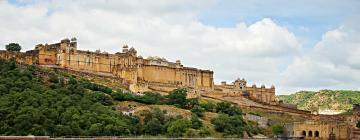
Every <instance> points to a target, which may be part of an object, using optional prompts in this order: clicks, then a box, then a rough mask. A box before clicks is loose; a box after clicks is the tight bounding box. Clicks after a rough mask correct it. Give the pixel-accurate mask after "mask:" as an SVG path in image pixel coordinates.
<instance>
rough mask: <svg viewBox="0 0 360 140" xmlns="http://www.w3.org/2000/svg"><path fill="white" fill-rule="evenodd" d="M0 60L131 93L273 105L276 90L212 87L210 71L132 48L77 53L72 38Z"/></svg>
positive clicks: (1, 55) (240, 82) (1, 53)
mask: <svg viewBox="0 0 360 140" xmlns="http://www.w3.org/2000/svg"><path fill="white" fill-rule="evenodd" d="M0 58H5V59H10V58H16V60H17V61H18V62H19V63H25V64H33V65H45V66H51V67H58V68H64V69H69V70H75V71H82V72H90V73H94V74H100V75H101V74H102V75H112V76H116V77H118V78H121V79H123V80H125V81H126V82H127V83H129V84H128V88H129V90H130V91H132V92H137V93H141V92H145V91H156V92H163V93H167V92H170V91H171V90H173V89H175V88H187V89H188V91H189V92H190V93H194V94H211V93H213V92H214V91H215V90H217V91H220V92H222V93H224V94H236V95H241V96H243V95H245V96H248V97H249V98H251V99H254V100H257V101H260V102H263V103H268V104H270V103H273V102H274V101H275V88H274V87H273V86H272V87H271V88H269V89H267V88H265V87H264V86H261V87H260V88H257V87H256V86H251V87H247V86H246V81H245V80H236V81H235V82H234V83H233V84H231V85H227V84H226V83H222V84H221V85H214V79H213V74H214V73H213V71H211V70H202V69H197V68H192V67H185V66H183V65H182V64H181V62H180V60H177V61H176V62H169V61H167V60H165V59H162V58H159V57H149V58H143V57H141V56H138V55H137V51H136V50H135V49H134V48H132V47H131V48H129V47H128V46H126V45H125V46H123V48H122V51H121V52H117V53H115V54H109V53H106V52H100V51H99V50H97V51H95V52H92V51H83V50H78V49H77V41H76V39H75V38H72V39H63V40H61V41H60V42H59V43H54V44H39V45H36V46H35V49H34V50H30V51H27V52H24V53H23V52H9V51H0Z"/></svg>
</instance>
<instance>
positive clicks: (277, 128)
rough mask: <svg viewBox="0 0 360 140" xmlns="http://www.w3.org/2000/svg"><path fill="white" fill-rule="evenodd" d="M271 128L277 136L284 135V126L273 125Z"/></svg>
mask: <svg viewBox="0 0 360 140" xmlns="http://www.w3.org/2000/svg"><path fill="white" fill-rule="evenodd" d="M270 128H271V131H272V132H273V133H274V134H275V135H279V134H281V133H283V129H284V128H283V126H281V125H278V124H276V125H272V126H271V127H270Z"/></svg>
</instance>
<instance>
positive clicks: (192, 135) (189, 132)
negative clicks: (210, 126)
mask: <svg viewBox="0 0 360 140" xmlns="http://www.w3.org/2000/svg"><path fill="white" fill-rule="evenodd" d="M185 136H186V137H188V138H198V137H200V134H199V131H198V130H195V129H191V128H190V129H187V130H186V132H185Z"/></svg>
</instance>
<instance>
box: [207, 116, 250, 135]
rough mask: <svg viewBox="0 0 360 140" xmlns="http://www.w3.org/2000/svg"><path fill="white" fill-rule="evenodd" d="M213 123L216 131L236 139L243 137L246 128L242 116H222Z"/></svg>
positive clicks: (213, 120)
mask: <svg viewBox="0 0 360 140" xmlns="http://www.w3.org/2000/svg"><path fill="white" fill-rule="evenodd" d="M211 123H212V124H213V125H214V126H215V130H216V131H218V132H224V133H225V135H230V136H236V137H242V135H243V132H244V129H245V128H244V127H245V126H246V124H245V122H244V120H243V118H242V117H241V116H240V115H235V116H229V115H227V114H220V115H219V116H218V117H216V118H213V119H211Z"/></svg>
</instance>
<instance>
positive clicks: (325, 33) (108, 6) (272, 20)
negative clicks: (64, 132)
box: [0, 0, 360, 94]
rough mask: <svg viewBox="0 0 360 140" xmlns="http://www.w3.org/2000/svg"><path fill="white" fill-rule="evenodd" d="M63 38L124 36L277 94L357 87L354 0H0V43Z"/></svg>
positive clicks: (115, 40) (99, 43)
mask: <svg viewBox="0 0 360 140" xmlns="http://www.w3.org/2000/svg"><path fill="white" fill-rule="evenodd" d="M66 37H69V38H70V37H76V38H77V39H78V44H79V46H78V47H79V48H80V49H83V50H93V51H94V50H96V49H101V50H103V51H107V52H111V53H114V52H117V51H120V50H121V47H122V46H123V45H124V44H128V45H130V46H133V47H135V48H136V49H137V50H138V53H139V54H140V55H142V56H144V57H147V56H162V57H165V58H167V59H168V60H170V61H175V60H177V59H180V60H181V61H182V63H183V64H184V65H186V66H192V67H199V68H202V69H211V70H213V71H214V72H215V75H214V77H215V82H217V83H218V82H220V81H227V82H232V81H233V80H234V79H236V78H238V77H239V78H245V79H247V80H248V83H249V84H250V85H251V84H253V83H256V84H257V85H258V86H260V85H261V84H265V85H266V86H267V87H269V86H271V85H275V87H276V89H277V94H289V93H292V92H295V91H299V90H319V89H350V90H360V1H358V0H342V1H339V0H291V1H289V0H266V1H264V0H91V1H89V0H61V1H59V0H54V1H46V0H43V1H40V0H39V1H38V0H8V1H7V0H0V44H1V46H0V49H4V46H5V44H7V43H9V42H18V43H19V44H21V45H22V46H23V48H24V51H25V50H29V49H33V48H34V45H36V44H39V43H47V42H50V43H51V42H57V41H59V40H61V39H63V38H66Z"/></svg>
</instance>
